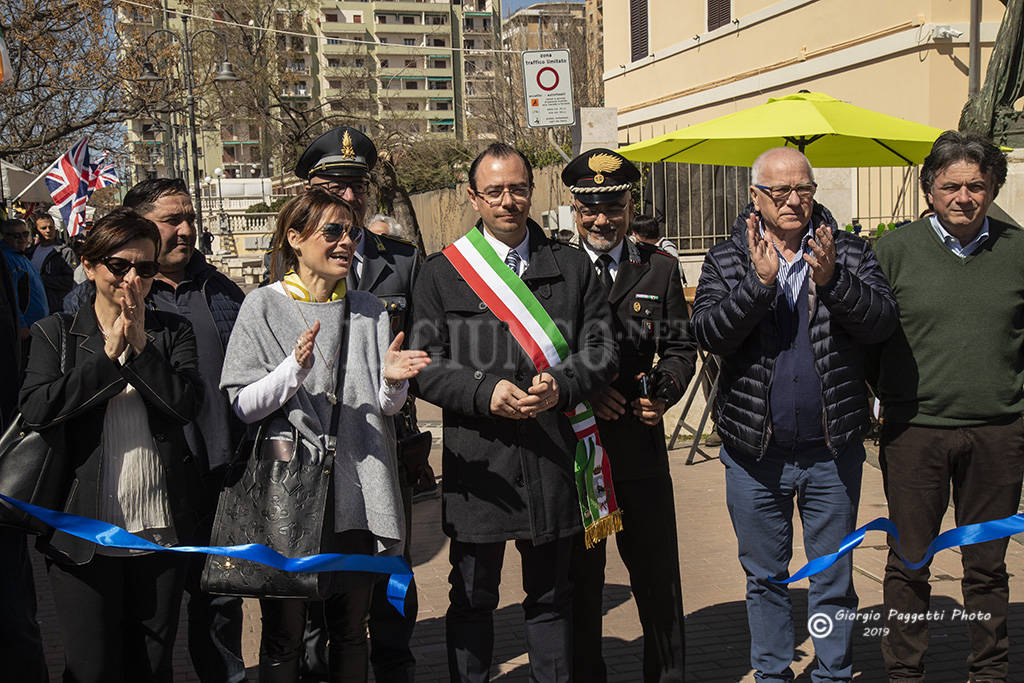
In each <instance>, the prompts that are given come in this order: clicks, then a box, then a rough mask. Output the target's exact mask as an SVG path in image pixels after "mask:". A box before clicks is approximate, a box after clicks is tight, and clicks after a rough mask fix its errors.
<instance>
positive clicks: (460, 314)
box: [410, 221, 618, 543]
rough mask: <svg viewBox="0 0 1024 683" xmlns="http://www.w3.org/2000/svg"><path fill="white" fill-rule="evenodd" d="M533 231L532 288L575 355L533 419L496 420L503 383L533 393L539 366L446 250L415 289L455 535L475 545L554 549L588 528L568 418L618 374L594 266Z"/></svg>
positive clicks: (427, 392) (448, 525) (447, 510)
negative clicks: (555, 392)
mask: <svg viewBox="0 0 1024 683" xmlns="http://www.w3.org/2000/svg"><path fill="white" fill-rule="evenodd" d="M475 229H480V227H479V226H478V227H477V228H475ZM529 230H530V259H529V266H528V268H527V269H526V271H525V272H524V273H523V275H522V278H523V281H524V282H525V283H526V285H527V286H528V287H529V288H530V290H531V291H532V292H533V293H534V295H535V296H536V297H537V300H538V301H539V302H540V304H541V306H543V307H544V309H545V310H546V311H547V312H548V313H549V314H550V315H551V318H552V319H553V320H554V322H555V324H556V325H557V326H558V328H559V330H560V331H561V332H562V335H563V336H564V337H565V339H566V342H567V343H568V345H569V349H570V352H571V353H570V355H569V357H568V358H566V359H565V360H564V361H562V362H561V363H559V364H558V365H556V366H555V367H553V368H551V369H550V371H549V372H550V373H551V375H552V376H553V377H554V378H555V381H556V382H557V383H558V386H559V391H560V395H559V402H558V406H557V407H556V408H555V409H552V410H548V411H545V412H543V413H541V414H540V415H539V416H538V417H537V418H535V419H528V420H511V419H507V418H502V417H496V416H495V415H492V414H491V412H490V399H491V394H492V393H493V391H494V387H495V386H496V385H497V384H498V382H499V381H500V380H502V379H506V380H509V381H510V382H512V383H514V384H516V385H517V386H518V387H520V388H522V389H523V390H526V389H528V388H529V386H530V381H531V379H532V378H533V376H534V375H535V374H536V369H535V368H534V366H533V363H532V362H531V361H530V359H529V358H528V357H527V355H526V353H525V352H524V351H523V350H522V348H521V347H520V346H519V344H518V343H517V342H516V341H515V339H514V338H513V337H512V335H511V333H510V332H509V330H508V326H507V325H506V324H504V323H503V322H501V321H500V320H498V318H497V317H496V316H495V315H494V314H493V313H491V311H490V310H488V308H487V306H486V305H485V304H484V303H483V302H482V301H481V300H480V299H479V298H478V297H477V296H476V294H474V293H473V290H472V289H470V287H469V285H468V284H466V282H465V281H464V280H463V279H462V278H461V277H460V276H459V275H458V273H457V272H456V271H455V268H454V267H453V266H452V265H451V263H450V262H449V261H448V259H447V258H446V257H445V256H444V255H443V254H440V253H438V254H434V255H432V256H430V257H429V258H428V259H427V260H426V262H425V263H424V264H423V269H422V271H421V273H420V276H419V279H418V280H417V282H416V289H415V291H414V292H413V312H414V321H413V331H412V339H411V342H410V348H414V349H425V350H426V351H427V352H428V353H429V354H430V356H431V359H432V362H431V363H430V365H428V366H427V367H426V368H424V369H423V371H421V372H420V374H419V376H418V377H417V378H416V379H415V381H414V391H415V392H416V395H417V396H420V397H422V398H423V399H424V400H426V401H429V402H431V403H434V404H436V405H439V406H441V408H442V409H443V413H444V451H443V460H442V465H443V468H444V472H443V485H442V493H443V499H442V516H443V522H442V523H443V528H444V531H445V533H446V534H447V535H448V536H450V537H452V538H455V539H458V540H460V541H463V542H467V543H491V542H497V541H505V540H510V539H530V540H532V541H533V542H534V543H546V542H549V541H552V540H555V539H557V538H562V537H566V536H569V535H571V534H574V533H578V532H580V531H581V530H582V522H581V516H580V508H579V502H578V500H577V497H576V488H575V483H574V474H573V454H574V452H575V448H576V437H575V435H574V434H573V431H572V428H571V426H570V425H569V420H568V418H567V417H566V416H565V414H564V411H566V410H568V409H570V408H572V407H573V406H574V405H575V404H577V403H579V402H580V401H582V400H584V399H586V398H588V396H589V395H590V394H591V393H592V392H593V391H595V390H596V389H597V388H599V387H601V386H604V385H605V384H607V383H608V382H610V381H611V379H612V377H613V376H614V375H615V373H616V371H617V368H618V361H617V359H618V345H617V344H616V342H615V339H614V335H613V333H612V332H611V329H612V328H611V309H610V308H609V306H608V301H607V299H606V297H605V296H604V292H603V290H602V288H601V284H600V283H599V282H598V280H597V276H596V274H595V273H594V269H593V266H592V265H591V263H590V259H589V258H587V256H586V255H585V254H584V253H582V252H581V251H579V250H578V249H575V248H573V247H570V246H567V245H564V244H560V243H558V242H553V241H551V240H549V239H548V238H547V237H546V236H545V235H544V233H543V231H542V230H541V229H540V228H539V227H538V226H537V225H536V224H535V223H533V222H532V221H531V222H530V227H529Z"/></svg>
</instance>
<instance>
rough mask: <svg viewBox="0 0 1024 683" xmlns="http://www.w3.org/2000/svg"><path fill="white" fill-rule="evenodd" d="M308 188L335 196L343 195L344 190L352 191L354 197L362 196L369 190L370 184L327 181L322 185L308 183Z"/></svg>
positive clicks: (362, 181)
mask: <svg viewBox="0 0 1024 683" xmlns="http://www.w3.org/2000/svg"><path fill="white" fill-rule="evenodd" d="M310 187H319V188H320V189H321V190H327V191H328V192H332V193H334V194H337V195H343V194H345V190H352V194H354V195H363V194H366V191H367V190H368V189H370V183H368V182H366V181H365V180H353V181H347V180H328V181H326V182H322V183H310Z"/></svg>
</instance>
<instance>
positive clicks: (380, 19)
mask: <svg viewBox="0 0 1024 683" xmlns="http://www.w3.org/2000/svg"><path fill="white" fill-rule="evenodd" d="M377 23H378V24H386V23H388V15H386V14H378V15H377Z"/></svg>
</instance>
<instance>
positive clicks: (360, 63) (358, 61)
mask: <svg viewBox="0 0 1024 683" xmlns="http://www.w3.org/2000/svg"><path fill="white" fill-rule="evenodd" d="M356 66H357V67H359V68H362V66H363V60H362V58H361V57H360V58H357V59H356Z"/></svg>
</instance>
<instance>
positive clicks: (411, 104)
mask: <svg viewBox="0 0 1024 683" xmlns="http://www.w3.org/2000/svg"><path fill="white" fill-rule="evenodd" d="M405 110H406V111H419V110H420V105H418V104H416V103H415V102H406V103H405Z"/></svg>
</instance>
